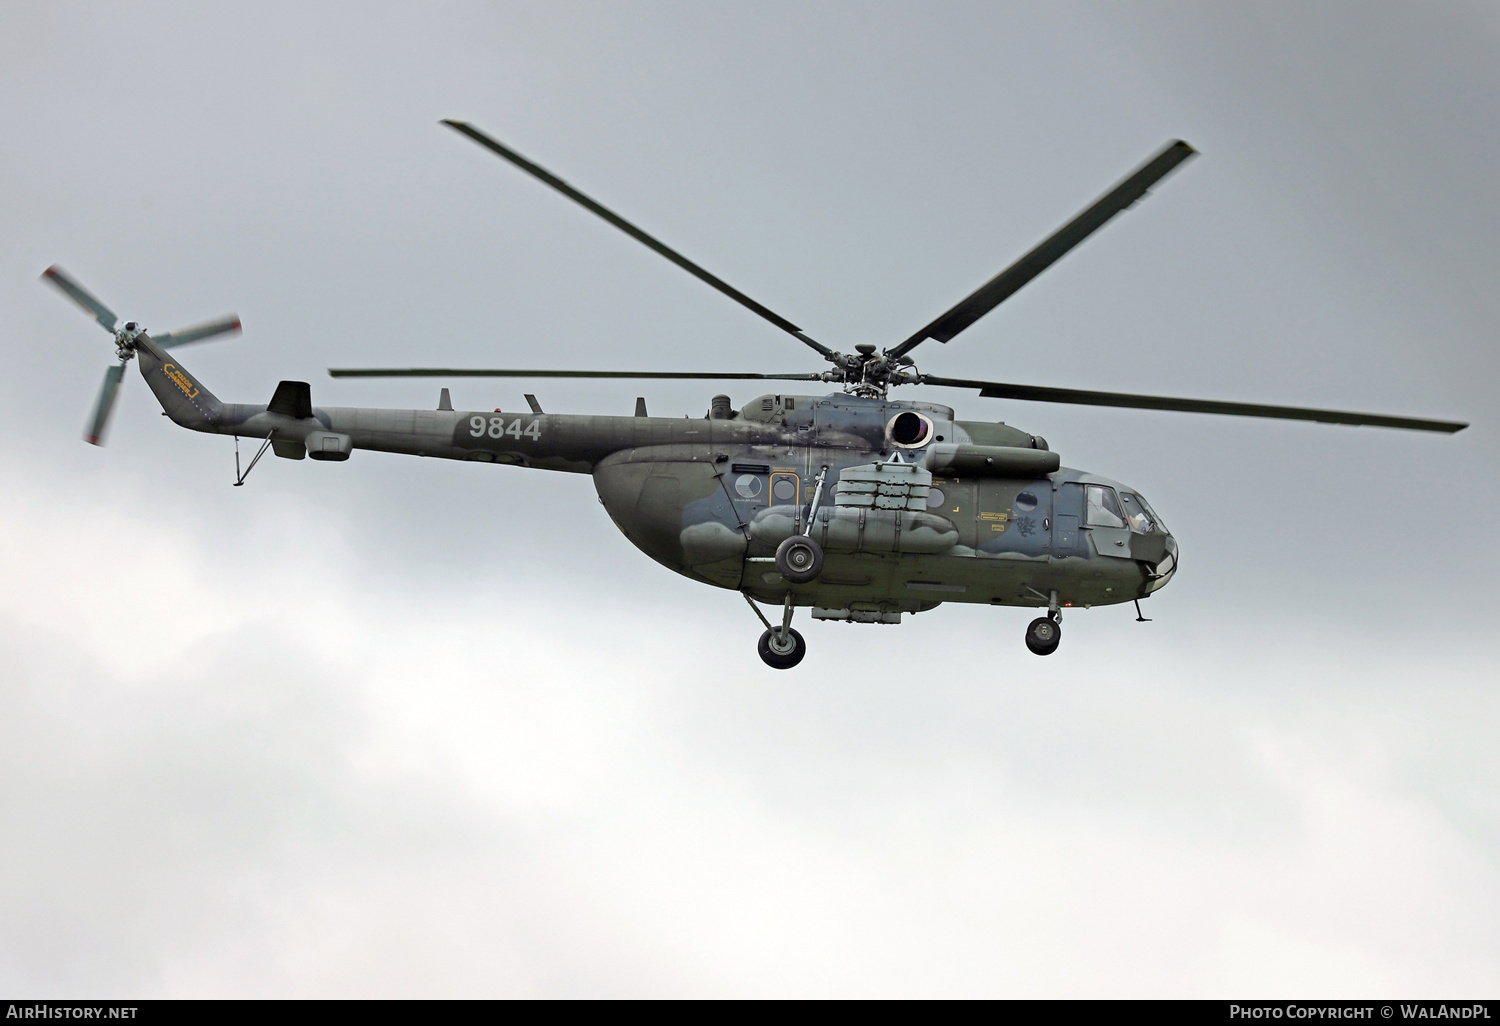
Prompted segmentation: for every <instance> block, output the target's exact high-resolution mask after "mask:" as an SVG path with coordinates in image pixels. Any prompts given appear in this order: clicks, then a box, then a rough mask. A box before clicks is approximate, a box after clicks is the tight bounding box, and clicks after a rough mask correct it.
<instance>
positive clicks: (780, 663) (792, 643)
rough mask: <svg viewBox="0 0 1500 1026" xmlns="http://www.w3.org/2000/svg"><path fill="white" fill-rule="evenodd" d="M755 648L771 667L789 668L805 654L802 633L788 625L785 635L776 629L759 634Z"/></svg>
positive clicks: (776, 668) (805, 649) (805, 644)
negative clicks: (758, 642) (758, 641)
mask: <svg viewBox="0 0 1500 1026" xmlns="http://www.w3.org/2000/svg"><path fill="white" fill-rule="evenodd" d="M756 649H757V651H759V652H760V657H761V659H763V660H764V661H765V664H766V665H767V666H769V667H771V669H773V670H790V669H791V668H792V667H793V666H796V665H797V664H798V663H800V662H801V661H802V657H803V656H805V655H807V642H805V641H803V640H802V635H800V634H798V633H797V632H796V631H794V630H792V629H791V628H790V627H788V628H787V629H786V634H785V636H781V635H779V634H778V632H776V631H766V632H765V633H764V634H762V635H761V636H760V644H759V645H757V646H756Z"/></svg>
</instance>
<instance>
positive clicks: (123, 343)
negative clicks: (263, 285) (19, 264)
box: [42, 264, 240, 445]
mask: <svg viewBox="0 0 1500 1026" xmlns="http://www.w3.org/2000/svg"><path fill="white" fill-rule="evenodd" d="M42 280H43V281H47V282H51V283H52V284H53V285H55V286H56V287H57V288H58V289H59V290H61V292H62V293H63V295H65V296H67V297H68V298H69V299H71V300H72V301H73V302H74V303H77V304H78V306H79V307H80V308H81V309H82V310H83V311H84V312H85V313H88V314H90V315H92V316H93V318H94V320H95V321H96V322H97V323H98V324H99V326H100V327H101V328H103V329H104V330H105V331H107V332H109V333H110V334H111V335H113V336H114V340H115V355H116V356H118V357H119V359H120V362H119V363H117V364H115V365H114V366H113V367H110V368H109V369H108V370H106V371H105V372H104V383H103V384H102V385H101V386H100V388H99V398H98V399H97V400H96V401H95V402H94V413H93V416H92V417H91V418H90V420H89V425H88V428H87V429H86V430H85V431H84V435H83V439H84V441H86V442H88V443H89V444H90V445H103V444H104V429H105V427H106V426H107V425H108V424H109V416H110V413H111V412H113V410H114V408H115V398H116V397H117V396H118V395H119V393H120V383H121V382H122V381H124V380H125V365H126V364H127V363H129V362H130V361H131V360H132V359H134V357H135V350H136V345H137V343H138V341H139V340H140V339H141V338H142V337H146V338H150V339H151V341H153V342H155V343H156V344H157V345H159V346H161V347H162V348H163V349H170V348H172V347H173V346H185V345H188V344H190V343H193V342H202V341H204V340H206V339H210V338H214V337H215V336H218V335H224V334H228V333H238V332H239V331H240V319H239V317H237V316H235V315H234V314H230V315H229V316H227V317H220V318H218V319H217V320H212V321H205V322H203V323H202V324H195V325H193V326H192V327H189V328H179V329H178V330H177V331H169V332H166V333H165V334H163V335H147V334H146V329H145V328H142V327H141V326H140V325H139V324H137V323H136V322H135V321H126V322H125V323H124V324H121V323H120V319H119V318H118V317H116V316H115V312H114V311H113V310H111V309H110V308H109V307H107V306H105V305H104V304H103V303H101V302H100V301H99V299H98V298H97V297H96V296H95V295H94V294H93V293H91V292H90V291H89V290H88V289H86V288H84V287H83V286H82V285H80V284H78V283H77V282H76V281H74V280H73V279H72V278H70V277H68V275H67V273H66V272H65V271H64V270H63V269H62V268H61V267H58V266H57V265H56V264H54V265H53V266H51V267H49V268H47V269H46V270H45V271H43V272H42Z"/></svg>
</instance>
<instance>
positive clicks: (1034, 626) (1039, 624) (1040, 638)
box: [1026, 616, 1062, 655]
mask: <svg viewBox="0 0 1500 1026" xmlns="http://www.w3.org/2000/svg"><path fill="white" fill-rule="evenodd" d="M1061 642H1062V624H1060V623H1058V622H1057V621H1056V620H1053V619H1052V618H1051V617H1046V616H1039V617H1037V618H1036V619H1035V620H1033V621H1031V626H1029V627H1027V628H1026V647H1027V648H1029V649H1031V651H1032V652H1033V653H1035V654H1036V655H1051V654H1052V653H1053V652H1056V651H1057V646H1058V645H1059V644H1060V643H1061Z"/></svg>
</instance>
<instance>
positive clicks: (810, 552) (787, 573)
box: [776, 534, 823, 584]
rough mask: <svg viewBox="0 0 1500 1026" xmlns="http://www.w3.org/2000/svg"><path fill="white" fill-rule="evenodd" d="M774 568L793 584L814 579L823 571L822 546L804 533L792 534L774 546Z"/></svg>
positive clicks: (804, 582)
mask: <svg viewBox="0 0 1500 1026" xmlns="http://www.w3.org/2000/svg"><path fill="white" fill-rule="evenodd" d="M776 569H777V570H778V571H780V572H781V576H783V577H785V578H786V579H787V580H789V581H791V582H792V583H793V584H806V583H807V582H808V581H815V580H817V578H818V575H819V574H820V573H822V572H823V547H822V546H821V545H819V544H818V543H817V542H815V541H813V540H812V539H811V538H809V537H807V536H806V535H801V534H794V535H792V536H791V537H790V538H788V539H786V540H785V541H783V542H782V543H781V544H780V545H778V546H776Z"/></svg>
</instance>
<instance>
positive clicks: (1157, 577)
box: [1084, 484, 1177, 592]
mask: <svg viewBox="0 0 1500 1026" xmlns="http://www.w3.org/2000/svg"><path fill="white" fill-rule="evenodd" d="M1085 496H1086V498H1085V508H1086V513H1085V520H1084V523H1085V524H1086V526H1088V527H1090V528H1093V529H1095V538H1096V542H1095V544H1096V547H1099V540H1101V539H1103V538H1110V539H1111V540H1112V544H1113V545H1114V546H1119V547H1120V548H1122V549H1126V548H1127V547H1128V551H1129V553H1130V555H1131V556H1132V557H1135V558H1138V559H1141V560H1142V561H1143V562H1146V563H1148V564H1150V565H1151V568H1152V569H1151V580H1150V583H1149V584H1148V585H1147V587H1146V590H1147V591H1148V592H1150V591H1156V590H1157V589H1158V588H1160V587H1162V586H1163V585H1165V584H1166V583H1167V579H1168V578H1170V577H1171V576H1172V574H1173V573H1174V572H1175V571H1176V569H1177V542H1176V540H1175V539H1174V538H1172V536H1171V532H1169V531H1168V530H1167V525H1166V524H1165V523H1163V522H1162V519H1161V517H1160V516H1158V515H1157V513H1156V511H1155V510H1154V509H1152V508H1151V504H1150V503H1149V502H1147V501H1146V497H1145V496H1143V495H1141V493H1140V492H1135V491H1128V490H1126V489H1125V488H1115V487H1113V486H1111V485H1106V484H1089V485H1085ZM1101 551H1104V550H1102V549H1101ZM1110 554H1111V555H1114V554H1116V553H1113V552H1111V553H1110ZM1119 554H1121V555H1123V553H1119Z"/></svg>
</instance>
